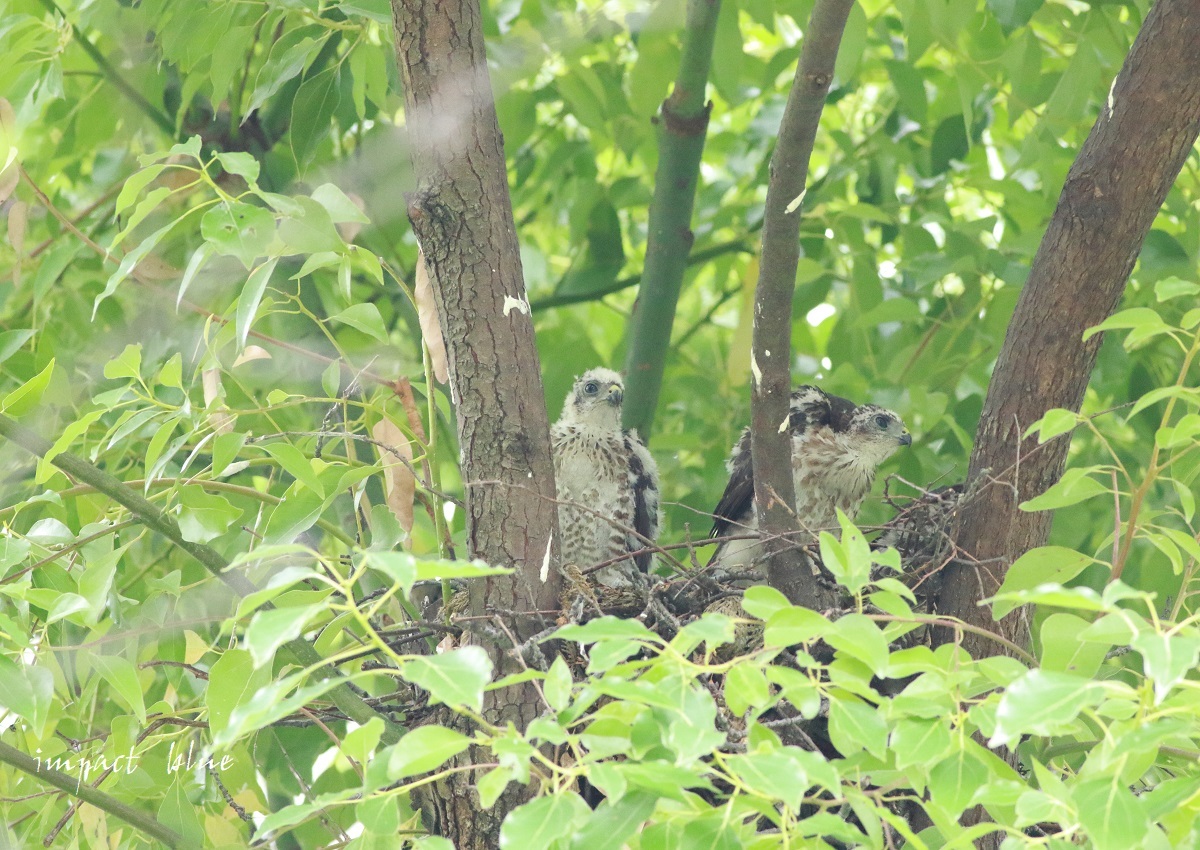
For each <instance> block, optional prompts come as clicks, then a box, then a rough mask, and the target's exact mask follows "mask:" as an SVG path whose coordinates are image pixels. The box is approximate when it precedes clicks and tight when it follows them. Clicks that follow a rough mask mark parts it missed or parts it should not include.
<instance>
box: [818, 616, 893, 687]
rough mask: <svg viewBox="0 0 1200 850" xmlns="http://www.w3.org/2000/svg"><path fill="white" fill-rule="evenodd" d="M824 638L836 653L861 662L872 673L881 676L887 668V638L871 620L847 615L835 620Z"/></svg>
mask: <svg viewBox="0 0 1200 850" xmlns="http://www.w3.org/2000/svg"><path fill="white" fill-rule="evenodd" d="M824 638H825V640H826V641H827V642H828V643H829V645H830V646H832V647H834V648H835V649H836V650H838V652H841V653H845V654H846V655H849V656H851V657H852V658H857V659H858V660H859V661H862V662H863V663H864V664H866V665H867V666H868V667H870V668H871V672H873V673H876V674H880V675H881V674H882V673H883V671H884V670H885V669H886V668H887V663H888V641H887V638H886V637H884V635H883V632H882V631H881V630H880V628H879V626H878V625H877V624H876V623H875V622H874V621H873V620H870V619H868V618H867V617H865V616H863V615H862V614H847V615H846V616H844V617H841V618H839V619H837V620H835V621H834V622H833V623H832V624H831V625H830V626H829V628H828V630H826V632H825V634H824Z"/></svg>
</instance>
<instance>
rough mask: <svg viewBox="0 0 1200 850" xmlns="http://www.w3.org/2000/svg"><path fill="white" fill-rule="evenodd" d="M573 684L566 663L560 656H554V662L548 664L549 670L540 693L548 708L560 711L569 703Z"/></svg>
mask: <svg viewBox="0 0 1200 850" xmlns="http://www.w3.org/2000/svg"><path fill="white" fill-rule="evenodd" d="M573 684H574V682H573V681H572V679H571V670H570V668H568V667H567V663H566V662H565V661H564V660H563V658H562V656H559V657H558V658H555V659H554V663H553V664H551V665H550V670H549V671H548V672H547V673H546V679H545V681H543V682H542V693H543V694H544V695H545V697H546V702H547V703H549V705H550V708H552V709H554V710H555V711H562V710H563V709H564V708H566V707H567V706H568V705H569V704H570V702H571V686H572V685H573Z"/></svg>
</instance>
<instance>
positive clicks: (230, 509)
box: [179, 485, 242, 543]
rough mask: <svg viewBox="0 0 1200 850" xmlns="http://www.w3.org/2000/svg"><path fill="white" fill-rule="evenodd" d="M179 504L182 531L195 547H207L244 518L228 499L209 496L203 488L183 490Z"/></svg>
mask: <svg viewBox="0 0 1200 850" xmlns="http://www.w3.org/2000/svg"><path fill="white" fill-rule="evenodd" d="M179 504H180V508H181V510H180V512H179V530H180V532H181V533H182V534H183V538H184V540H187V541H189V542H191V543H207V542H208V541H210V540H212V539H213V538H215V537H220V536H221V535H222V534H224V533H225V532H226V531H228V530H229V527H230V526H231V525H233V523H234V522H236V521H237V520H238V519H239V518H240V517H241V515H242V512H241V510H239V509H238V508H235V507H234V506H233V505H232V504H230V503H229V500H228V499H225V498H224V497H222V496H218V495H216V494H213V493H206V492H204V489H203V488H202V487H200V486H199V485H189V486H185V487H181V488H180V490H179Z"/></svg>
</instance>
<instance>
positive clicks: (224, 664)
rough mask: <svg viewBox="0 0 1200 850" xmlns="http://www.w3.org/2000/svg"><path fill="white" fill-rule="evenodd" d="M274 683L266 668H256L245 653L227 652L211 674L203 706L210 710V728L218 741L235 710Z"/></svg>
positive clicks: (237, 650) (214, 666)
mask: <svg viewBox="0 0 1200 850" xmlns="http://www.w3.org/2000/svg"><path fill="white" fill-rule="evenodd" d="M270 679H271V671H270V669H269V668H267V667H258V668H256V667H255V665H254V659H253V657H252V656H251V655H250V653H249V652H247V651H246V650H244V649H227V650H225V651H224V652H222V653H221V657H220V658H218V659H217V661H216V663H215V664H213V665H212V668H211V669H210V670H209V671H208V686H207V687H206V688H205V689H204V703H205V705H206V706H207V707H208V728H209V732H210V734H211V735H212V736H213V738H217V737H219V736H220V735H221V733H223V732H224V731H225V729H226V727H228V725H229V717H230V715H231V714H232V713H233V711H234V709H236V708H237V707H239V706H242V705H245V704H247V703H248V702H249V701H250V699H251V698H252V697H253V696H254V694H255V692H256V691H258V689H259V688H261V687H262V686H264V685H265V684H267V682H269V681H270Z"/></svg>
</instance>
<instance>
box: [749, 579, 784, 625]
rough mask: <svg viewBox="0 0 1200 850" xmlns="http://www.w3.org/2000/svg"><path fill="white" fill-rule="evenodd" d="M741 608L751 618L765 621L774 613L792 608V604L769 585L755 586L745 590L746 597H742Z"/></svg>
mask: <svg viewBox="0 0 1200 850" xmlns="http://www.w3.org/2000/svg"><path fill="white" fill-rule="evenodd" d="M742 607H743V608H744V609H746V613H747V614H749V615H750V616H751V617H757V618H758V619H760V620H766V619H768V618H770V616H771V615H772V614H774V613H775V612H776V611H782V610H784V609H785V608H790V607H792V604H791V603H790V602H788V600H787V597H786V596H784V595H783V594H782V593H780V592H779V591H778V590H776V589H775V588H773V587H771V586H770V585H766V584H756V585H754V586H753V587H748V588H746V595H745V596H743V597H742Z"/></svg>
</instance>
